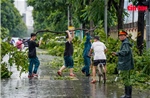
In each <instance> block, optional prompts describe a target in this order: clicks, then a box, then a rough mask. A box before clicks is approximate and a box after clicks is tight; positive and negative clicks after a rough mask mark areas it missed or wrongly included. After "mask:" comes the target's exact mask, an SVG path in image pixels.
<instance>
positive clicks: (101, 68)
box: [97, 63, 106, 84]
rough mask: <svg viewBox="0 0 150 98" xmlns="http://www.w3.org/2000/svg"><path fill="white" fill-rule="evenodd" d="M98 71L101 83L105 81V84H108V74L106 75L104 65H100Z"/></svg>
mask: <svg viewBox="0 0 150 98" xmlns="http://www.w3.org/2000/svg"><path fill="white" fill-rule="evenodd" d="M97 69H98V77H99V82H100V81H101V80H102V79H103V83H104V84H105V83H106V73H105V68H104V63H99V64H98V66H97Z"/></svg>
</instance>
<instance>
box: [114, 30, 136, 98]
mask: <svg viewBox="0 0 150 98" xmlns="http://www.w3.org/2000/svg"><path fill="white" fill-rule="evenodd" d="M127 35H128V33H127V32H125V31H123V30H122V31H120V32H119V39H120V41H121V42H122V45H121V47H120V50H119V51H118V52H112V55H114V56H118V66H117V69H118V70H120V75H121V77H122V79H123V83H124V85H125V95H123V96H121V98H131V97H132V96H131V94H132V86H131V82H130V70H132V69H134V63H133V56H132V50H131V47H132V45H131V44H130V43H129V40H128V38H127Z"/></svg>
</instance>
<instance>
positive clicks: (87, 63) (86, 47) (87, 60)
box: [81, 32, 91, 76]
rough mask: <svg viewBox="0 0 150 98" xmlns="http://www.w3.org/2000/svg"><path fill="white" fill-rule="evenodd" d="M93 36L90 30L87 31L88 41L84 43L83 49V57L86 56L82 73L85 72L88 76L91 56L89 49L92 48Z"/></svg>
mask: <svg viewBox="0 0 150 98" xmlns="http://www.w3.org/2000/svg"><path fill="white" fill-rule="evenodd" d="M90 40H91V36H90V34H89V33H88V32H86V42H85V43H84V50H83V58H84V64H85V65H84V67H83V68H82V70H81V71H82V73H83V74H85V75H86V76H90V72H89V70H90V64H91V60H90V56H89V51H90V49H91V41H90Z"/></svg>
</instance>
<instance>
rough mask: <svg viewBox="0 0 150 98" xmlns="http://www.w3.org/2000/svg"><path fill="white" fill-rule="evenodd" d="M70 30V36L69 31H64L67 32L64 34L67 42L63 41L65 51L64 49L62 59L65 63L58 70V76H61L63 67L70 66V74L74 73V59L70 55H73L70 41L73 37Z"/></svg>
mask: <svg viewBox="0 0 150 98" xmlns="http://www.w3.org/2000/svg"><path fill="white" fill-rule="evenodd" d="M71 32H72V36H71V34H70V32H69V31H68V30H67V31H66V33H67V36H66V39H67V42H66V43H65V51H64V61H65V64H64V65H63V66H62V67H61V68H60V69H59V70H58V72H57V74H58V75H59V76H62V71H63V70H64V69H65V68H67V67H68V68H70V74H69V75H70V76H75V74H73V66H74V61H73V58H72V55H73V43H72V39H73V37H74V31H71Z"/></svg>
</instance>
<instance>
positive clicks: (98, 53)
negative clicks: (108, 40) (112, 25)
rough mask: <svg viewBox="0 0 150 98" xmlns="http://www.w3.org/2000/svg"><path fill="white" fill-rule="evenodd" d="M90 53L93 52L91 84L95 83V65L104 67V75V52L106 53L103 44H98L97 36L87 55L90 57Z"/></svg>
mask: <svg viewBox="0 0 150 98" xmlns="http://www.w3.org/2000/svg"><path fill="white" fill-rule="evenodd" d="M92 51H94V66H93V70H92V74H93V80H92V81H91V83H95V82H96V69H97V65H98V64H99V63H103V64H104V67H105V70H104V71H105V74H106V55H105V52H106V51H107V49H106V46H105V44H104V43H102V42H100V39H99V36H95V37H94V42H93V44H92V46H91V49H90V53H89V55H91V53H92Z"/></svg>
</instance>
